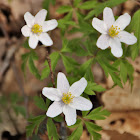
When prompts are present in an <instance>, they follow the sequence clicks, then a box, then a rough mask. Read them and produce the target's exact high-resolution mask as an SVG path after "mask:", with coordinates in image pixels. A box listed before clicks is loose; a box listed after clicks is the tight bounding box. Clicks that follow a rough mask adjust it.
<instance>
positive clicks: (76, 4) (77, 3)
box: [73, 0, 82, 7]
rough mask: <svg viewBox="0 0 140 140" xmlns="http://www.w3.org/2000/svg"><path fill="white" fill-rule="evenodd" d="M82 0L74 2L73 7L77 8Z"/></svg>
mask: <svg viewBox="0 0 140 140" xmlns="http://www.w3.org/2000/svg"><path fill="white" fill-rule="evenodd" d="M81 1H82V0H74V3H73V5H74V6H75V7H77V6H78V5H79V3H80V2H81Z"/></svg>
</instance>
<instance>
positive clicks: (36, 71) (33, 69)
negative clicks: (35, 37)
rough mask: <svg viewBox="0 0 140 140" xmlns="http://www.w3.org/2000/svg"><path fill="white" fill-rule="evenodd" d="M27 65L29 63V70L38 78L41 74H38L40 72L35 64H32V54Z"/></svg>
mask: <svg viewBox="0 0 140 140" xmlns="http://www.w3.org/2000/svg"><path fill="white" fill-rule="evenodd" d="M28 65H29V69H30V71H31V72H32V73H33V74H34V75H35V77H36V78H37V79H40V77H41V76H40V74H39V71H38V69H37V68H36V66H35V64H34V61H33V58H32V56H30V57H29V62H28Z"/></svg>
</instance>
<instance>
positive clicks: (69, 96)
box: [62, 92, 74, 104]
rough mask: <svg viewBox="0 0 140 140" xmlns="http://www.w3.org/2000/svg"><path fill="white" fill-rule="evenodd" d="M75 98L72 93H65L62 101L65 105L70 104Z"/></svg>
mask: <svg viewBox="0 0 140 140" xmlns="http://www.w3.org/2000/svg"><path fill="white" fill-rule="evenodd" d="M73 98H74V96H72V94H71V93H70V92H68V93H63V97H62V101H63V102H64V103H65V104H69V103H71V102H72V101H73Z"/></svg>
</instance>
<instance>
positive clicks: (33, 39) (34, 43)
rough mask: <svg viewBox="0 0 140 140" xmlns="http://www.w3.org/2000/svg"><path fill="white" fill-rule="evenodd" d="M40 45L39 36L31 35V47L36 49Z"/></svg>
mask: <svg viewBox="0 0 140 140" xmlns="http://www.w3.org/2000/svg"><path fill="white" fill-rule="evenodd" d="M37 44H38V36H37V35H36V34H31V35H30V37H29V46H30V47H31V48H32V49H35V48H36V46H37Z"/></svg>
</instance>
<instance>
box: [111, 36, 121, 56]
mask: <svg viewBox="0 0 140 140" xmlns="http://www.w3.org/2000/svg"><path fill="white" fill-rule="evenodd" d="M109 45H110V47H111V53H112V54H113V55H114V56H115V57H121V56H122V55H123V50H122V47H121V42H120V40H119V39H118V38H110V41H109Z"/></svg>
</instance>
